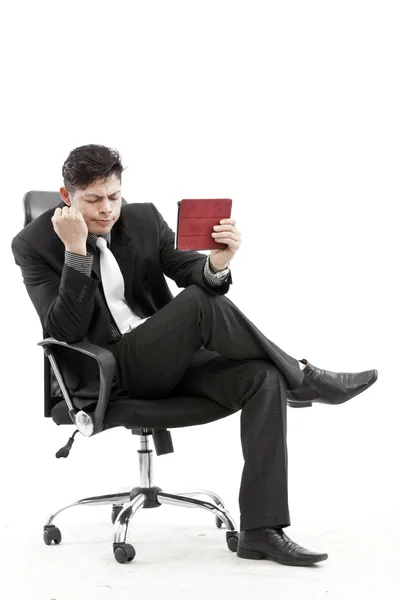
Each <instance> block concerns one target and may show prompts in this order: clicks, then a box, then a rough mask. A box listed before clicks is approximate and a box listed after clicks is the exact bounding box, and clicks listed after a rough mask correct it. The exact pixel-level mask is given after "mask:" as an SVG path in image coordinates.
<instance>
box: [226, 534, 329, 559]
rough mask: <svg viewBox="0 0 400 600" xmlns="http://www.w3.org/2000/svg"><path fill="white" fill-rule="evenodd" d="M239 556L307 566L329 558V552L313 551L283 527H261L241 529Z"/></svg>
mask: <svg viewBox="0 0 400 600" xmlns="http://www.w3.org/2000/svg"><path fill="white" fill-rule="evenodd" d="M237 555H238V556H239V558H250V559H253V560H260V559H262V558H266V559H267V560H274V561H275V562H277V563H280V564H281V565H291V566H293V567H307V566H309V565H313V564H314V563H316V562H321V561H322V560H326V559H327V558H328V555H327V554H323V553H320V552H312V550H307V549H306V548H302V547H301V546H299V545H298V544H296V543H295V542H293V541H292V540H291V539H290V538H289V537H288V536H287V535H286V534H285V533H284V532H283V529H271V528H269V527H260V528H258V529H249V530H248V531H241V532H240V534H239V542H238V547H237Z"/></svg>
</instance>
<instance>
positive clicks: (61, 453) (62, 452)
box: [56, 429, 79, 458]
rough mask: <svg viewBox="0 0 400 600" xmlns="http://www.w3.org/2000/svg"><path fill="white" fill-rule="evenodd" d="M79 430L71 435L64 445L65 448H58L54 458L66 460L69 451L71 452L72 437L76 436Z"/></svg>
mask: <svg viewBox="0 0 400 600" xmlns="http://www.w3.org/2000/svg"><path fill="white" fill-rule="evenodd" d="M78 431H79V429H77V430H76V431H75V432H74V433H73V434H72V437H70V438H69V440H68V442H67V443H66V444H65V446H63V447H62V448H60V449H59V450H58V452H56V458H67V456H68V455H69V451H70V450H71V446H72V444H73V443H74V441H75V440H74V437H75V436H76V434H77V433H78Z"/></svg>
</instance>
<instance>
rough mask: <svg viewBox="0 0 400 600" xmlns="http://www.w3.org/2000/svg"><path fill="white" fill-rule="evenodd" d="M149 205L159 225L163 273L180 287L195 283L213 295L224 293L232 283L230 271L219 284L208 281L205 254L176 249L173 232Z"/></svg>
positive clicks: (153, 206) (155, 209) (154, 208)
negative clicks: (205, 274)
mask: <svg viewBox="0 0 400 600" xmlns="http://www.w3.org/2000/svg"><path fill="white" fill-rule="evenodd" d="M150 206H151V208H152V209H153V210H154V212H155V215H156V217H157V220H158V225H159V231H160V234H159V240H160V261H161V268H162V271H163V273H164V274H165V275H166V276H167V277H170V278H171V279H173V281H175V283H176V285H177V286H178V287H180V288H183V287H188V286H189V285H193V284H197V285H199V286H200V287H202V288H205V289H206V290H208V291H210V292H212V293H213V294H215V295H220V296H222V295H224V294H226V293H227V292H228V290H229V287H230V284H231V283H232V275H231V272H230V271H229V275H228V277H227V279H226V280H225V281H224V283H222V284H221V285H218V286H217V285H212V284H211V283H209V282H208V281H207V280H206V278H205V277H204V266H205V263H206V261H207V256H206V255H205V254H201V253H200V252H197V251H196V250H176V249H175V247H174V246H175V233H174V232H173V231H172V229H171V228H170V227H169V225H168V224H167V222H166V221H165V220H164V218H163V216H162V215H161V213H160V212H159V211H158V210H157V208H156V207H155V205H154V204H153V203H152V202H150Z"/></svg>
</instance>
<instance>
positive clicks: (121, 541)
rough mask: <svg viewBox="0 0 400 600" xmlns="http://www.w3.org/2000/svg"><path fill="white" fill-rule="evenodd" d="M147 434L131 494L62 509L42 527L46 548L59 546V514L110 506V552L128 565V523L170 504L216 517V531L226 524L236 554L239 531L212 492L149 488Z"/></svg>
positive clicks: (92, 499)
mask: <svg viewBox="0 0 400 600" xmlns="http://www.w3.org/2000/svg"><path fill="white" fill-rule="evenodd" d="M149 435H150V434H149V433H147V432H146V430H143V434H142V435H141V436H140V442H141V449H140V450H138V453H139V467H140V480H141V481H140V483H141V485H140V486H138V487H135V488H133V489H132V490H131V491H130V492H122V493H116V494H107V495H103V496H93V497H89V498H83V499H81V500H78V501H77V502H74V503H73V504H69V505H68V506H65V507H64V508H61V509H60V510H58V511H57V512H56V513H54V514H52V515H51V516H50V518H49V519H48V521H47V523H46V524H45V525H44V534H43V539H44V542H45V544H47V545H50V544H51V543H52V542H54V543H55V544H59V543H60V542H61V532H60V530H59V529H58V527H56V526H55V525H53V520H54V519H55V517H56V516H57V515H58V514H59V513H60V512H62V511H64V510H66V509H67V508H71V507H72V506H80V505H83V504H93V505H99V504H112V505H113V508H112V515H111V519H112V522H113V523H114V540H113V551H114V556H115V559H116V560H117V562H120V563H125V562H130V561H132V560H133V558H134V557H135V555H136V552H135V549H134V548H133V546H131V544H127V543H126V538H127V534H128V527H129V523H130V522H131V520H132V518H133V516H134V515H135V514H136V513H138V512H139V511H140V510H141V509H142V508H157V507H159V506H161V505H162V504H172V505H175V506H184V507H187V508H202V509H204V510H208V511H209V512H212V513H213V514H214V515H215V521H216V525H217V527H219V528H220V527H221V526H222V524H223V523H225V525H226V528H227V532H226V542H227V545H228V548H229V549H230V550H231V551H232V552H236V549H237V544H238V537H239V534H238V531H237V530H236V526H235V523H234V521H233V519H232V517H231V515H230V513H229V512H228V511H227V510H226V508H225V505H224V502H223V501H222V499H221V498H220V496H218V495H217V494H215V493H214V492H210V491H208V490H195V491H193V492H185V493H174V494H171V493H167V492H164V491H163V490H162V489H161V488H159V487H156V486H153V485H152V474H153V463H152V452H153V451H152V450H151V449H150V448H149V446H148V436H149ZM202 495H204V496H207V497H208V500H200V499H199V498H198V496H202Z"/></svg>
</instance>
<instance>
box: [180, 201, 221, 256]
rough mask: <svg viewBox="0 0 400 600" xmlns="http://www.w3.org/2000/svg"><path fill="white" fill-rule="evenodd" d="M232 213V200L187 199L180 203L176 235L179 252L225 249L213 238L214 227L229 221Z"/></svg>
mask: <svg viewBox="0 0 400 600" xmlns="http://www.w3.org/2000/svg"><path fill="white" fill-rule="evenodd" d="M231 211H232V200H231V199H230V198H210V199H208V198H207V199H185V200H180V201H179V202H178V218H177V225H176V234H175V249H177V250H212V249H214V248H225V246H226V244H225V243H222V244H220V243H219V242H216V241H215V239H214V238H213V237H212V235H211V234H212V233H213V231H214V229H213V228H214V225H219V222H220V220H221V219H229V218H230V216H231Z"/></svg>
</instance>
